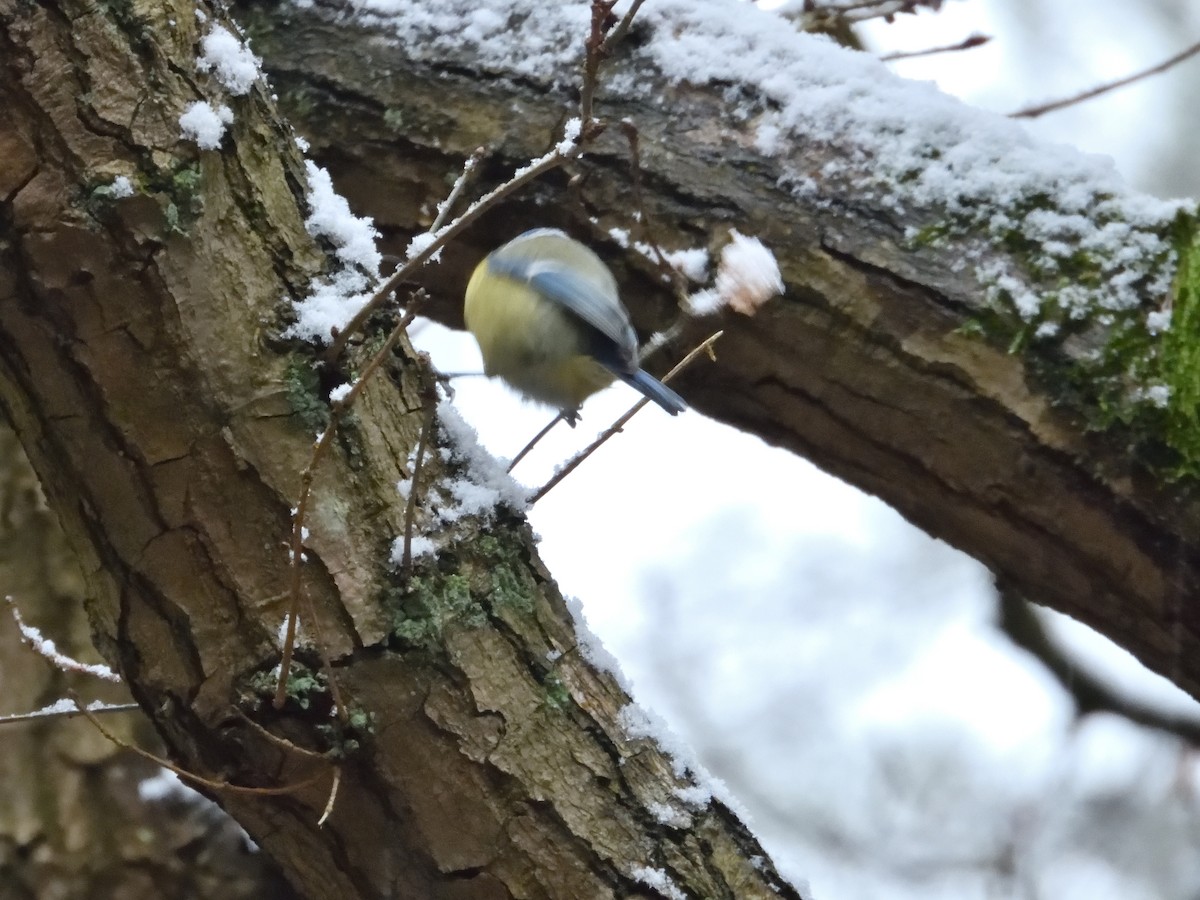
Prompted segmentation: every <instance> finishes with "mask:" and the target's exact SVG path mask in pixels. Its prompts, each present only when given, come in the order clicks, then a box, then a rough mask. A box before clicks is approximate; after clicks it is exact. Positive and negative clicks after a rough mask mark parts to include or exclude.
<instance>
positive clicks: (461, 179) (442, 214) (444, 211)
mask: <svg viewBox="0 0 1200 900" xmlns="http://www.w3.org/2000/svg"><path fill="white" fill-rule="evenodd" d="M486 152H487V151H486V150H484V148H483V147H479V148H477V149H476V150H475V152H474V153H472V154H471V156H470V158H469V159H467V161H466V162H465V163H463V170H462V174H460V175H459V176H458V180H457V181H455V182H454V186H453V187H452V188H450V193H449V194H448V195H447V196H446V199H445V200H443V201H442V203H441V205H439V206H438V214H437V218H436V219H434V220H433V224H432V225H430V226H429V230H430V231H437V230H438V229H439V228H441V227H442V226H443V225H445V224H446V219H448V218H449V217H450V213H451V212H452V211H453V209H454V204H455V203H457V202H458V198H459V197H461V196H462V192H463V191H464V190H465V189H466V187H467V184H468V183H469V182H470V180H471V175H473V174H474V172H475V168H476V167H477V166H478V165H479V163H480V161H481V160H482V159H483V154H484V153H486Z"/></svg>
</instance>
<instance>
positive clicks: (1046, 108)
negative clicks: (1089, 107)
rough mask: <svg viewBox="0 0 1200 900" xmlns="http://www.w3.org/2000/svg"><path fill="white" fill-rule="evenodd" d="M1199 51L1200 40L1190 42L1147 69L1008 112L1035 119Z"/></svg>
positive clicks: (1162, 69) (1163, 67)
mask: <svg viewBox="0 0 1200 900" xmlns="http://www.w3.org/2000/svg"><path fill="white" fill-rule="evenodd" d="M1197 53H1200V42H1198V43H1195V44H1192V46H1190V47H1188V48H1187V49H1186V50H1184V51H1183V52H1181V53H1176V54H1175V55H1174V56H1172V57H1171V58H1170V59H1168V60H1165V61H1164V62H1161V63H1159V64H1158V65H1157V66H1151V67H1150V68H1149V69H1143V70H1142V71H1141V72H1135V73H1134V74H1133V75H1128V76H1126V77H1125V78H1118V79H1117V80H1116V81H1110V82H1109V83H1108V84H1102V85H1099V86H1098V87H1094V88H1092V89H1091V90H1088V91H1084V92H1083V93H1082V94H1076V95H1075V96H1074V97H1067V98H1066V99H1063V100H1053V101H1051V102H1050V103H1042V104H1040V105H1038V106H1027V107H1026V108H1025V109H1019V110H1017V111H1016V112H1014V113H1009V116H1011V117H1012V118H1014V119H1036V118H1037V117H1038V116H1041V115H1045V114H1046V113H1048V112H1054V111H1055V110H1059V109H1064V108H1065V107H1068V106H1074V105H1075V104H1076V103H1082V102H1083V101H1085V100H1091V99H1092V98H1093V97H1099V96H1100V95H1101V94H1107V93H1108V92H1109V91H1115V90H1116V89H1117V88H1122V87H1125V86H1126V85H1128V84H1133V83H1134V82H1135V81H1140V80H1141V79H1143V78H1149V77H1150V76H1151V75H1158V74H1161V73H1162V72H1165V71H1167V69H1170V68H1171V67H1172V66H1177V65H1179V63H1181V62H1183V61H1184V60H1186V59H1189V58H1190V57H1193V56H1195V55H1196V54H1197Z"/></svg>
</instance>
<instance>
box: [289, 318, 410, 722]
mask: <svg viewBox="0 0 1200 900" xmlns="http://www.w3.org/2000/svg"><path fill="white" fill-rule="evenodd" d="M420 307H421V298H420V297H419V296H414V297H413V298H412V300H411V301H410V302H409V304H408V309H406V310H405V312H404V315H403V316H401V318H400V321H399V322H398V323H396V327H395V328H393V329H392V332H391V334H389V335H388V336H387V340H385V341H384V342H383V346H382V347H381V348H380V349H379V352H377V353H376V354H375V355H374V356H373V357H372V358H371V361H370V362H369V363H367V365H366V368H364V369H363V371H362V374H361V375H359V377H358V378H357V379H356V380H355V382H354V384H353V385H351V387H350V391H349V392H348V393H347V394H346V395H345V396H344V397H341V398H340V399H338V400H335V401H334V402H333V404H332V405H331V407H330V410H329V424H328V425H326V426H325V430H324V431H322V432H321V436H320V437H319V438H317V442H316V444H315V445H314V446H313V453H312V457H311V458H310V459H309V461H308V466H307V467H306V468H305V469H304V472H303V473H302V474H301V476H300V502H299V503H297V504H296V512H295V513H294V514H293V515H292V541H291V567H292V577H291V580H290V583H289V586H288V596H289V597H290V599H291V603H290V604H289V606H288V614H287V630H286V633H285V634H284V638H283V653H282V656H281V658H280V662H279V683H278V684H277V685H276V687H275V700H274V704H275V708H276V709H282V708H283V705H284V703H286V702H287V680H288V675H289V674H290V671H291V667H292V651H293V649H294V647H295V642H296V614H297V612H298V607H299V604H300V576H301V569H300V562H301V554H302V552H303V543H304V519H305V515H306V514H307V513H308V503H309V500H310V499H311V498H312V483H313V478H314V477H315V475H316V470H317V464H318V463H320V461H321V458H322V457H323V456H324V455H325V452H326V450H328V448H329V446H330V444H331V443H333V435H334V433H335V432H336V431H337V426H338V423H339V422H340V421H341V418H342V416H343V415H345V413H346V410H348V409H349V408H350V406H351V405H352V404H353V403H354V401H355V400H357V399H358V395H359V394H361V393H362V390H363V388H364V386H365V385H366V384H367V383H368V382H369V381H370V378H371V376H372V375H374V374H375V371H376V370H377V369H378V368H379V367H380V366H382V365H383V362H384V360H385V359H386V358H387V356H388V354H390V353H391V351H392V349H393V348H394V347H395V346H396V342H397V341H399V340H400V335H402V334H403V333H404V329H405V328H406V327H408V324H409V323H410V322H411V321H412V320H413V318H414V317H415V316H416V314H417V311H418V310H419V309H420ZM313 623H314V627H319V626H317V624H316V617H315V616H314V617H313ZM321 656H322V664H324V663H325V662H326V660H325V658H324V656H325V653H324V650H322V651H321ZM327 674H328V676H329V685H330V692H331V693H332V694H333V698H334V703H335V704H336V705H337V707H338V715H339V717H340V718H341V719H342V720H343V721H345V719H346V718H347V715H346V709H345V707H344V706H343V705H342V702H341V696H340V694H339V692H338V689H337V683H336V681H335V680H334V679H333V673H332V670H331V669H330V670H329V671H328V673H327Z"/></svg>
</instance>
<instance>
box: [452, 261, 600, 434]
mask: <svg viewBox="0 0 1200 900" xmlns="http://www.w3.org/2000/svg"><path fill="white" fill-rule="evenodd" d="M463 318H464V319H465V320H466V325H467V329H468V330H469V331H470V332H471V334H473V335H474V336H475V340H476V341H477V342H478V344H479V352H480V353H481V354H482V356H483V369H484V372H485V373H486V374H488V375H491V376H497V377H499V378H503V379H504V380H505V381H507V382H508V383H509V384H511V385H512V386H513V387H514V388H516V389H517V390H518V391H520V392H521V393H523V394H525V395H526V396H528V397H531V398H532V399H534V400H538V401H541V402H542V403H546V404H548V405H550V406H554V407H557V408H558V409H565V410H573V409H578V408H579V406H580V404H582V403H583V401H584V400H586V399H587V398H588V397H589V396H591V395H592V394H594V393H596V391H598V390H601V389H602V388H604V387H607V386H608V385H609V384H611V383H612V381H613V376H612V374H611V373H610V372H609V371H608V370H607V369H605V368H604V367H603V366H602V365H600V364H599V363H598V362H596V361H595V360H594V359H592V358H591V357H590V356H588V355H586V353H585V352H584V350H585V347H584V344H583V338H582V336H581V333H580V326H579V324H578V323H576V322H574V321H572V320H571V318H570V317H569V314H568V313H566V312H564V311H563V310H561V309H559V308H558V306H557V305H556V304H555V303H553V302H552V301H550V300H547V299H546V298H544V297H542V296H541V295H540V294H538V293H537V292H536V291H535V290H533V289H532V288H531V287H529V285H528V284H525V283H524V282H521V281H516V280H514V279H512V278H509V277H506V276H503V275H497V274H495V273H493V272H491V271H489V269H488V261H487V260H486V259H485V260H484V261H483V262H481V263H480V264H479V265H478V266H477V267H476V268H475V272H474V273H473V274H472V275H471V281H470V283H469V284H468V285H467V293H466V298H465V302H464V304H463Z"/></svg>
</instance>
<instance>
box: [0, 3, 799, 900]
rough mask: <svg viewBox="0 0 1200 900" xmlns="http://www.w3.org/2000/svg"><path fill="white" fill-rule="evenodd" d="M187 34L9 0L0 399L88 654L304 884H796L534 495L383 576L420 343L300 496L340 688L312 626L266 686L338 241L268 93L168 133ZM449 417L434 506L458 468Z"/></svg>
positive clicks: (136, 9) (753, 893) (2, 126)
mask: <svg viewBox="0 0 1200 900" xmlns="http://www.w3.org/2000/svg"><path fill="white" fill-rule="evenodd" d="M209 15H210V16H211V15H212V11H211V10H210V11H209ZM197 28H198V24H197V19H196V17H195V15H194V10H193V7H192V5H191V4H190V3H173V4H172V3H166V4H159V3H154V4H145V5H136V4H133V5H124V4H118V5H112V6H107V5H106V6H100V5H93V4H88V3H85V2H72V0H66V2H60V3H44V4H38V5H33V4H27V3H24V2H18V0H3V2H0V60H2V61H3V62H2V68H0V73H2V74H0V147H2V148H3V157H2V158H3V159H4V165H3V167H0V198H2V205H0V217H2V218H0V221H2V222H3V232H2V234H3V243H2V244H0V404H2V405H3V408H4V411H5V414H6V416H7V417H8V418H9V420H10V421H11V422H12V423H13V426H14V428H15V430H16V432H17V434H18V435H19V437H20V439H21V441H22V444H23V445H24V447H25V449H26V451H27V453H28V454H29V457H30V460H31V462H32V463H33V465H34V468H35V469H36V471H37V472H38V474H39V477H40V478H41V480H42V482H43V484H44V485H45V488H46V493H47V497H48V499H49V501H50V503H51V505H52V506H53V508H54V509H55V510H56V512H57V513H58V514H59V516H60V518H61V521H62V524H63V528H64V531H65V533H66V536H67V539H68V542H69V544H70V546H71V547H72V550H73V552H74V553H75V554H76V556H77V557H78V559H79V560H80V561H81V566H82V569H83V571H84V575H85V578H86V579H87V584H88V594H89V597H90V600H89V605H88V612H89V616H90V620H91V627H92V630H93V637H94V640H95V641H96V644H97V647H98V649H99V650H100V651H101V653H102V654H103V655H104V656H105V658H107V659H108V660H109V661H111V662H112V663H113V664H114V665H115V666H117V667H118V668H119V670H120V672H121V674H122V675H123V677H124V678H125V680H126V682H127V683H128V685H129V688H130V690H131V691H132V693H133V695H134V696H135V697H136V698H137V700H138V701H139V702H140V703H141V705H142V706H143V708H144V709H145V711H146V713H147V715H148V716H149V717H150V719H151V721H152V722H153V724H154V726H155V728H156V729H157V731H158V734H159V736H160V737H161V739H162V740H163V742H164V744H165V745H166V747H167V748H168V750H169V752H170V754H171V756H172V757H173V758H174V760H175V761H176V762H178V763H179V764H180V765H182V766H183V767H184V768H186V769H187V770H189V771H191V772H194V773H197V774H199V775H203V776H206V777H208V778H209V779H210V780H211V781H212V782H213V783H214V784H215V785H217V786H215V787H211V788H209V790H210V792H211V793H213V795H214V796H215V798H216V799H217V800H218V801H219V802H220V803H221V804H222V805H223V806H224V807H225V808H226V809H227V810H228V811H229V812H230V813H231V814H232V815H233V816H234V817H235V818H236V819H237V821H238V822H239V823H241V824H242V825H243V826H244V827H245V828H246V830H247V831H248V832H249V833H250V834H251V835H252V836H253V837H254V839H255V840H256V841H257V842H258V844H259V845H260V846H261V847H262V848H263V849H265V850H266V851H267V852H268V853H270V854H271V856H272V857H273V858H274V859H275V861H276V862H277V863H278V864H279V866H280V867H281V868H282V870H283V871H284V872H285V874H286V875H287V876H288V878H289V879H290V880H291V881H292V883H293V884H294V885H295V886H296V887H297V888H298V889H299V890H300V891H301V892H302V893H303V894H304V895H305V896H308V897H313V898H317V897H338V898H346V897H401V896H405V897H430V898H436V897H445V898H451V897H453V898H471V897H479V898H483V897H506V896H513V897H564V898H566V897H572V898H577V897H605V896H674V895H677V893H678V892H680V891H682V892H686V893H687V894H688V895H691V896H704V897H733V896H737V897H792V898H795V897H799V896H800V895H799V893H798V892H797V891H796V890H795V889H794V888H792V887H791V886H789V885H787V884H785V883H784V882H783V881H782V880H781V879H780V878H779V877H778V876H777V875H776V874H775V872H774V869H773V867H772V866H771V864H770V863H769V861H767V860H766V857H765V856H764V854H763V853H762V851H761V848H760V847H759V846H758V845H757V843H756V842H755V841H754V839H753V838H752V837H751V836H750V835H749V833H748V832H747V831H746V830H745V828H744V827H743V826H742V824H741V823H740V822H739V821H738V819H737V817H736V816H734V815H733V814H732V813H731V812H730V811H729V810H728V809H727V808H726V807H725V806H724V805H723V804H722V803H721V802H719V801H717V800H713V799H710V798H708V797H707V796H706V795H704V793H703V791H702V790H700V789H698V786H697V785H696V784H695V783H694V780H693V778H692V776H691V774H690V773H688V772H686V771H683V770H682V768H680V767H679V766H677V765H676V764H675V762H674V761H673V760H672V759H671V758H670V757H669V756H667V755H666V754H665V753H664V752H663V751H661V750H660V749H659V748H658V747H657V746H656V745H655V744H654V742H653V741H651V740H649V739H646V738H640V737H636V736H633V735H631V733H630V729H629V728H628V727H627V725H626V723H625V721H624V720H623V717H622V711H623V710H625V709H626V708H627V706H628V704H629V699H628V697H626V696H625V694H624V693H623V691H622V690H621V689H620V687H619V685H618V684H617V683H616V681H615V680H614V678H613V677H612V676H611V675H610V674H608V673H606V672H603V671H600V670H598V669H597V668H596V667H595V666H593V665H592V664H591V663H590V662H589V661H588V659H587V658H585V655H584V654H583V653H582V652H581V651H580V649H579V647H578V646H577V642H576V637H575V634H574V629H573V625H572V621H571V618H570V616H569V614H568V611H567V610H566V608H565V606H564V604H563V601H562V598H561V597H560V596H559V594H558V592H557V590H556V589H555V587H554V585H553V582H552V581H551V579H550V577H549V575H548V573H546V572H545V571H544V569H543V568H542V567H541V565H540V564H539V562H538V560H537V557H536V553H535V551H534V548H533V540H532V535H531V534H530V532H529V529H528V527H527V526H526V525H525V523H524V521H523V520H522V519H521V518H520V517H519V516H518V515H516V514H514V513H512V512H506V511H505V510H503V509H498V510H497V511H496V512H495V513H494V516H493V518H492V519H491V520H490V521H487V522H483V521H481V522H478V523H476V524H477V527H475V528H474V529H471V530H470V531H469V532H468V533H465V534H463V535H461V536H460V539H459V540H457V541H456V542H455V543H454V544H453V546H452V547H449V548H448V549H446V550H444V551H443V552H442V553H441V554H440V556H439V557H438V559H437V561H436V563H430V564H425V565H424V566H423V567H419V568H418V569H417V570H416V571H415V572H414V573H412V575H411V577H409V578H407V579H402V578H401V577H400V576H399V575H398V574H397V573H396V572H395V571H394V568H393V567H392V566H391V565H390V564H389V562H388V557H389V549H390V544H391V541H392V540H393V539H394V537H395V536H396V535H398V534H400V533H402V531H403V521H404V510H403V503H402V500H401V498H400V496H399V494H398V492H397V490H396V484H397V482H398V481H400V480H402V479H404V478H406V477H408V476H410V475H411V474H412V473H411V472H410V471H409V470H408V463H407V462H406V460H407V459H408V458H409V451H410V449H411V448H413V447H414V445H415V444H416V443H417V437H418V434H419V433H420V431H421V428H422V424H423V422H424V421H425V420H426V406H425V401H424V392H423V390H422V384H424V376H423V374H422V368H421V366H422V363H421V362H420V361H419V360H417V359H415V358H414V356H413V354H412V353H411V351H408V350H407V349H405V350H403V351H401V352H399V353H397V354H396V355H395V357H394V359H393V360H392V364H391V366H390V370H389V371H388V372H387V374H386V377H383V378H380V379H377V380H376V381H375V382H373V383H372V385H371V387H370V388H369V389H368V391H367V392H366V394H365V395H364V397H363V398H362V400H361V402H360V403H359V404H358V405H357V406H356V408H355V419H354V421H353V422H352V423H350V424H349V425H348V426H346V427H344V428H343V430H342V433H341V435H340V441H339V444H338V446H337V452H336V454H334V458H333V459H326V461H325V462H324V463H323V465H322V467H321V469H320V470H319V471H318V473H317V478H316V483H315V492H314V502H313V507H312V509H311V511H310V513H309V517H308V520H307V524H308V528H309V529H310V534H309V538H308V540H307V543H306V562H305V565H304V567H303V592H304V610H305V612H306V613H307V615H306V616H305V617H304V627H305V629H306V631H307V633H308V634H309V635H313V636H319V640H320V643H321V644H322V646H323V647H324V648H325V650H326V652H327V653H328V654H329V655H330V656H331V657H332V659H333V661H334V671H335V673H336V684H337V685H338V687H339V688H340V691H341V694H342V696H343V697H344V698H345V699H346V702H347V704H348V706H349V708H350V711H351V715H350V717H349V719H348V720H346V721H343V720H340V719H338V718H336V717H332V716H331V712H332V698H331V692H330V689H329V685H328V682H327V681H326V680H324V678H323V676H322V675H320V674H318V673H317V672H316V668H317V667H318V661H317V658H316V655H315V653H314V652H313V651H312V650H306V651H304V652H302V653H301V654H300V664H299V665H298V666H297V668H296V670H295V672H294V675H293V678H292V680H291V682H290V684H289V688H290V691H289V703H288V705H287V706H286V708H285V709H284V710H283V711H281V712H273V711H272V710H271V708H270V703H269V699H270V695H271V688H272V680H273V679H272V677H271V670H272V667H273V666H274V665H275V664H276V662H277V658H278V646H277V637H276V631H277V628H278V625H279V623H280V621H281V618H282V615H283V611H284V609H285V607H286V604H287V585H288V581H289V562H288V555H287V552H286V546H287V541H288V536H289V533H290V529H291V518H292V513H291V510H292V508H293V507H294V505H295V504H296V502H297V498H298V496H299V492H300V485H301V472H302V471H303V470H304V467H305V465H306V463H307V462H308V460H309V457H310V453H311V447H312V429H313V427H314V424H313V422H314V418H313V417H314V416H316V418H318V419H319V418H320V414H321V412H322V408H323V403H324V395H323V393H320V392H317V391H316V390H315V389H314V388H313V387H312V386H311V385H310V384H309V381H308V379H307V377H306V375H307V373H309V372H311V371H312V362H313V356H312V353H311V351H309V350H308V349H306V348H304V347H300V346H298V345H296V344H286V343H284V342H281V341H278V339H277V338H278V335H279V333H280V331H281V329H282V326H283V324H284V323H285V321H286V315H287V310H288V303H287V302H286V298H289V297H291V298H294V297H299V296H302V295H303V294H304V293H305V291H306V289H307V285H308V282H309V279H310V278H311V277H312V276H313V275H315V274H316V273H317V272H318V271H319V270H320V267H321V265H322V259H323V257H322V254H321V253H320V252H319V251H318V250H317V248H316V247H315V246H314V244H313V242H312V240H311V239H310V238H309V236H308V235H307V233H306V231H305V228H304V224H303V210H302V207H303V197H304V184H305V180H304V173H303V170H302V168H301V167H300V160H299V156H298V155H297V154H296V151H295V148H294V145H293V142H292V140H291V137H290V135H289V133H288V132H287V131H286V130H285V129H284V128H283V127H281V125H280V123H279V120H278V119H277V118H275V116H274V115H273V110H272V107H271V103H270V100H269V96H268V93H267V92H266V90H265V89H264V88H262V87H261V86H260V87H259V88H257V89H256V90H254V91H253V92H251V94H250V95H249V96H248V97H245V98H241V99H238V100H235V101H233V102H234V105H235V107H236V122H235V124H234V125H233V126H232V128H231V132H230V134H228V135H226V137H225V139H224V142H223V147H222V149H221V151H220V152H215V151H214V152H202V151H199V150H197V148H196V147H195V145H194V144H191V143H189V142H185V141H182V140H181V139H180V129H179V124H178V119H179V116H180V114H181V113H182V112H183V111H184V109H185V107H186V106H187V104H188V103H189V102H191V101H193V100H195V99H197V98H200V97H202V96H205V92H206V91H211V90H213V86H212V82H211V81H210V80H209V79H208V78H206V77H205V76H203V75H201V74H200V73H198V72H197V71H196V67H195V64H194V59H195V53H196V50H195V48H196V41H197V37H198V34H197ZM117 175H126V176H127V177H129V178H130V179H131V181H132V182H133V184H134V185H135V186H136V189H135V193H134V196H131V197H122V196H119V195H114V194H113V192H112V191H111V188H110V185H111V183H112V180H113V178H114V177H115V176H117ZM443 192H444V185H442V184H441V183H439V182H438V181H436V180H434V179H431V180H430V182H429V183H427V184H425V185H422V186H419V188H418V193H419V194H420V197H421V198H422V199H423V200H424V201H426V202H430V203H432V202H435V201H436V200H437V199H440V196H441V195H442V193H443ZM434 440H435V445H434V450H435V451H436V450H438V449H445V450H446V451H447V453H446V454H444V455H443V454H442V453H438V452H433V453H431V455H430V460H431V461H430V463H429V464H428V466H427V468H426V470H425V471H424V473H423V475H422V479H421V483H420V485H419V487H420V489H421V492H422V495H423V497H424V499H425V502H426V503H427V504H428V503H432V502H437V501H438V500H440V497H441V495H440V494H439V490H440V488H439V485H444V484H445V483H447V482H448V481H449V480H450V479H451V478H452V477H453V478H462V477H466V476H468V475H469V474H470V464H469V461H468V460H466V459H464V458H463V457H462V455H461V454H462V448H461V446H460V445H459V444H458V443H456V442H455V441H453V440H452V439H451V438H450V437H449V436H448V434H447V432H446V431H445V430H444V429H442V428H439V429H438V430H436V431H435V433H434ZM267 729H269V732H271V733H269V732H268V730H267ZM272 733H273V734H272ZM335 773H336V776H337V782H338V788H337V792H336V800H335V802H334V803H333V805H332V811H331V814H330V816H329V818H328V820H327V821H326V822H325V823H324V825H323V826H318V817H319V816H320V815H321V813H322V810H323V809H324V808H325V807H326V803H327V799H328V798H329V796H330V794H331V783H332V782H333V779H334V774H335ZM280 787H283V788H290V790H289V791H288V792H286V793H264V792H261V791H260V792H253V790H254V789H258V788H262V789H267V790H271V789H275V788H280Z"/></svg>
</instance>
